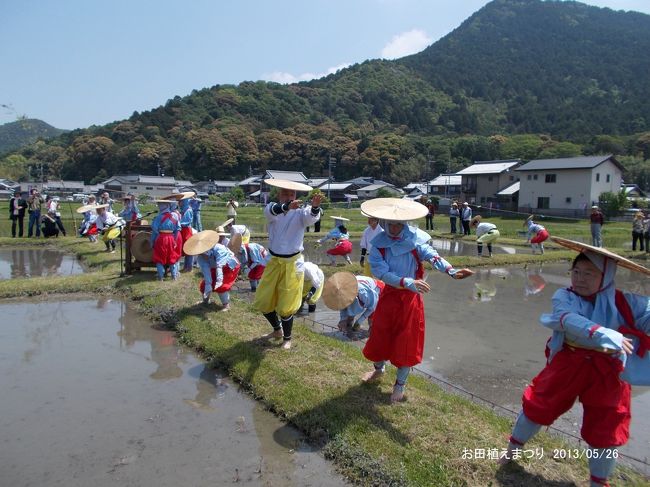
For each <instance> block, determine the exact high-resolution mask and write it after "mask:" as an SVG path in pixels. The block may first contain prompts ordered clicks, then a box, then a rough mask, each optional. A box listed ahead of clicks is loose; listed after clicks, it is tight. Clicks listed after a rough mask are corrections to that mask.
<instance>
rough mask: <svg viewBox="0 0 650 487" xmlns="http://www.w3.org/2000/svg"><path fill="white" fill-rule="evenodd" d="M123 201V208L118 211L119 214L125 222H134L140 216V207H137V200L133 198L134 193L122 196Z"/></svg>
mask: <svg viewBox="0 0 650 487" xmlns="http://www.w3.org/2000/svg"><path fill="white" fill-rule="evenodd" d="M122 202H123V203H124V208H123V209H122V211H121V212H120V216H121V217H122V218H123V219H124V221H127V222H134V221H136V220H139V219H140V218H142V215H140V209H139V208H138V201H137V200H136V199H135V195H134V194H132V193H128V194H126V195H125V196H124V198H122Z"/></svg>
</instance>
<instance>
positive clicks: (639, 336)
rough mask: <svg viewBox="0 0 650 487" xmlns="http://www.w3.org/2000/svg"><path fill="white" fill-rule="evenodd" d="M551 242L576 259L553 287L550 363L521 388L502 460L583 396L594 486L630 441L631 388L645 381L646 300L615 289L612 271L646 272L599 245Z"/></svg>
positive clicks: (649, 376) (547, 318)
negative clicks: (566, 283) (564, 284)
mask: <svg viewBox="0 0 650 487" xmlns="http://www.w3.org/2000/svg"><path fill="white" fill-rule="evenodd" d="M551 240H553V241H554V242H555V243H558V244H559V245H562V246H563V247H567V248H569V249H572V250H575V251H577V252H579V254H578V256H577V257H576V258H575V259H574V260H573V264H572V266H571V287H569V288H564V289H558V290H557V291H556V292H555V294H554V295H553V310H552V312H551V313H546V314H542V316H541V318H540V322H541V323H542V325H543V326H545V327H547V328H549V329H550V330H552V331H553V335H552V337H551V339H550V340H549V341H548V343H547V347H546V356H547V365H546V366H545V367H544V369H543V370H542V371H541V372H540V373H539V374H538V375H537V376H536V377H535V378H534V379H533V380H532V382H531V384H530V385H529V386H528V387H527V388H526V390H525V391H524V394H523V398H522V405H523V408H522V410H521V412H520V413H519V416H518V417H517V420H516V422H515V425H514V428H513V430H512V435H511V437H510V442H509V444H508V448H507V451H506V454H505V456H504V458H503V459H502V462H503V463H505V462H506V461H508V460H510V459H512V457H513V455H514V454H515V452H516V451H517V450H519V451H521V449H522V448H523V445H524V444H525V443H526V442H527V441H528V440H530V439H531V438H532V437H533V436H534V435H535V434H536V433H537V432H538V431H539V430H540V429H541V428H542V427H543V426H549V425H551V424H552V423H553V422H554V421H555V420H556V419H557V418H558V417H559V416H560V415H562V414H564V413H565V412H566V411H568V410H569V409H570V408H571V406H572V405H573V404H574V402H575V400H576V399H580V402H581V403H582V407H583V420H582V428H581V431H580V433H581V436H582V438H583V439H584V440H585V441H586V443H587V444H588V445H589V448H590V450H589V455H588V456H587V458H588V459H589V471H590V474H591V485H593V486H597V485H601V486H602V485H609V484H608V483H607V479H608V478H609V477H610V475H611V474H612V472H613V470H614V466H615V462H616V459H615V458H616V457H617V456H618V452H617V448H618V447H619V446H622V445H624V444H625V443H626V442H627V440H628V437H629V427H630V420H631V415H630V385H649V384H650V356H648V350H650V337H649V336H648V332H650V300H649V298H648V297H647V296H641V295H638V294H633V293H629V292H622V291H619V290H617V289H616V287H615V282H614V277H615V274H616V270H617V267H625V268H627V269H630V270H632V271H635V272H640V273H643V274H645V275H648V276H650V269H647V268H645V267H643V266H641V265H639V264H636V263H635V262H632V261H630V260H628V259H625V258H624V257H621V256H619V255H617V254H615V253H613V252H610V251H609V250H606V249H603V248H599V247H594V246H592V245H588V244H584V243H581V242H575V241H573V240H567V239H564V238H559V237H551Z"/></svg>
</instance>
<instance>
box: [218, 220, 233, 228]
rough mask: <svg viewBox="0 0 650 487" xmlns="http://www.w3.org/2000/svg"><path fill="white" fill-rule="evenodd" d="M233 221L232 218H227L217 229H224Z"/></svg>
mask: <svg viewBox="0 0 650 487" xmlns="http://www.w3.org/2000/svg"><path fill="white" fill-rule="evenodd" d="M233 221H234V220H233V219H232V218H228V219H227V220H226V221H225V222H223V223H222V224H221V225H218V226H217V228H226V227H227V226H228V225H230V224H231V223H232V222H233Z"/></svg>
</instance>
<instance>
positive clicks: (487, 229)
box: [470, 215, 501, 257]
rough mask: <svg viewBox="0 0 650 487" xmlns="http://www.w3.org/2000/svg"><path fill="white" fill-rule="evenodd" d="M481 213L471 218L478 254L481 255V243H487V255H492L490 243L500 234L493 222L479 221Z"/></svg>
mask: <svg viewBox="0 0 650 487" xmlns="http://www.w3.org/2000/svg"><path fill="white" fill-rule="evenodd" d="M481 220H482V217H481V215H476V216H475V217H474V218H472V223H471V225H470V226H471V227H472V228H476V243H477V244H478V256H479V257H482V256H483V244H487V248H488V255H487V257H492V244H493V243H494V242H496V241H497V240H498V238H499V237H500V236H501V234H500V233H499V230H497V226H496V225H495V224H494V223H490V222H484V221H481Z"/></svg>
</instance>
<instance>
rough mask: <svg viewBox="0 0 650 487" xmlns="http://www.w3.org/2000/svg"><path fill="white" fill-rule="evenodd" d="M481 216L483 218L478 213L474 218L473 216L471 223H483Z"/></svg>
mask: <svg viewBox="0 0 650 487" xmlns="http://www.w3.org/2000/svg"><path fill="white" fill-rule="evenodd" d="M481 218H483V217H482V216H481V215H476V216H475V217H474V218H472V221H471V222H470V223H469V224H470V226H471V225H478V224H479V223H481Z"/></svg>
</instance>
